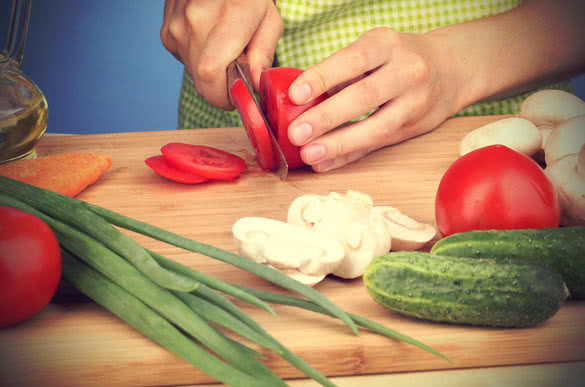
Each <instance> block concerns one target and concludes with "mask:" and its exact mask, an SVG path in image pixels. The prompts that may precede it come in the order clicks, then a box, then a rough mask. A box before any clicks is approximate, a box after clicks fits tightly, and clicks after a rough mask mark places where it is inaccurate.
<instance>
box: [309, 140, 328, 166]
mask: <svg viewBox="0 0 585 387" xmlns="http://www.w3.org/2000/svg"><path fill="white" fill-rule="evenodd" d="M325 153H327V152H326V149H325V145H322V144H312V145H309V146H308V147H307V149H306V150H305V157H306V159H307V160H306V161H307V163H308V164H314V163H316V162H318V161H319V160H321V159H322V158H323V157H325ZM325 162H326V161H325Z"/></svg>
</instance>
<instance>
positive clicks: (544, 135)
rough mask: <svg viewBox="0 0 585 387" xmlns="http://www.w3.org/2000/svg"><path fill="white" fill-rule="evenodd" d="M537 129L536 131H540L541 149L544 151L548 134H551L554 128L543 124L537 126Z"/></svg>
mask: <svg viewBox="0 0 585 387" xmlns="http://www.w3.org/2000/svg"><path fill="white" fill-rule="evenodd" d="M537 128H538V130H540V136H541V137H542V146H541V148H542V149H544V146H545V145H546V141H547V140H548V138H549V136H550V134H551V133H552V132H553V130H554V129H555V127H554V126H552V125H546V124H543V125H540V126H537Z"/></svg>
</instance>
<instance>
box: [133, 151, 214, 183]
mask: <svg viewBox="0 0 585 387" xmlns="http://www.w3.org/2000/svg"><path fill="white" fill-rule="evenodd" d="M144 162H145V163H146V165H148V166H149V167H150V168H151V169H152V170H153V171H155V172H156V173H158V174H159V175H160V176H162V177H165V178H167V179H169V180H172V181H176V182H177V183H183V184H197V183H202V182H204V181H207V180H208V179H207V178H205V177H201V176H199V175H195V174H193V173H188V172H184V171H181V170H180V169H177V168H174V167H173V166H171V165H170V164H169V163H167V162H166V160H165V158H164V157H163V156H160V155H159V156H152V157H149V158H147V159H146V160H144Z"/></svg>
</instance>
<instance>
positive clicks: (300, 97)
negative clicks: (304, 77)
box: [292, 82, 312, 104]
mask: <svg viewBox="0 0 585 387" xmlns="http://www.w3.org/2000/svg"><path fill="white" fill-rule="evenodd" d="M311 92H312V90H311V85H309V84H308V83H307V82H303V83H301V84H300V85H297V86H295V87H294V88H293V90H292V98H293V101H294V102H296V103H298V104H300V103H305V102H307V101H308V100H309V98H311Z"/></svg>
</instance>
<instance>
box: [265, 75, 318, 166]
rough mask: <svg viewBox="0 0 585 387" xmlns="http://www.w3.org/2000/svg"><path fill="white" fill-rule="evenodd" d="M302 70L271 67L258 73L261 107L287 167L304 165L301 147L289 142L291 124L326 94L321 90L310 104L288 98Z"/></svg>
mask: <svg viewBox="0 0 585 387" xmlns="http://www.w3.org/2000/svg"><path fill="white" fill-rule="evenodd" d="M302 73H303V70H301V69H297V68H294V67H274V68H270V69H267V70H264V71H263V72H262V75H261V76H260V92H259V94H260V106H262V110H263V112H264V114H265V115H266V119H267V120H268V124H269V125H270V127H271V128H272V130H273V131H274V136H275V137H276V139H277V141H278V145H279V146H280V148H281V149H282V153H283V154H284V157H285V158H286V161H287V162H288V167H289V169H296V168H300V167H302V166H304V165H305V163H304V162H303V160H302V159H301V155H300V147H298V146H296V145H294V144H293V143H291V142H290V140H289V138H288V127H289V125H290V123H291V122H293V120H295V119H296V118H297V117H298V116H300V115H301V114H302V113H304V112H305V111H307V110H309V109H310V108H312V107H313V106H315V105H317V104H319V103H321V102H323V101H324V100H325V99H327V97H328V95H327V94H326V93H324V94H322V95H320V96H319V97H317V98H315V99H314V100H312V101H311V102H309V103H306V104H303V105H296V104H295V103H294V102H293V101H292V100H291V99H290V98H289V97H288V88H289V87H290V85H291V84H292V83H293V81H294V80H295V79H297V77H298V76H299V75H301V74H302Z"/></svg>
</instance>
